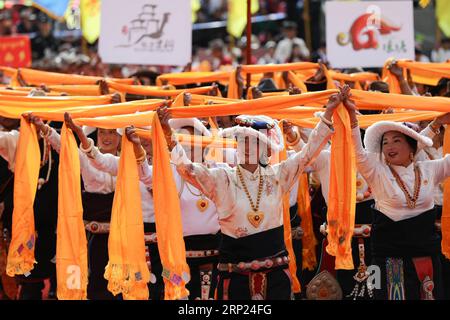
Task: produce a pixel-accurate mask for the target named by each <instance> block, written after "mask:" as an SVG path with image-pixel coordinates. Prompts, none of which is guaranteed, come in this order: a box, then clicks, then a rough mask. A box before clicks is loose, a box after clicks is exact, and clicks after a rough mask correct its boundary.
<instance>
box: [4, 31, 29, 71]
mask: <svg viewBox="0 0 450 320" xmlns="http://www.w3.org/2000/svg"><path fill="white" fill-rule="evenodd" d="M0 66H6V67H14V68H20V67H30V66H31V46H30V39H29V38H28V36H10V37H0Z"/></svg>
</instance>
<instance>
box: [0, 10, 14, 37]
mask: <svg viewBox="0 0 450 320" xmlns="http://www.w3.org/2000/svg"><path fill="white" fill-rule="evenodd" d="M11 18H12V17H11V12H10V11H9V10H3V11H0V36H10V35H11V34H12V33H13V23H12V19H11Z"/></svg>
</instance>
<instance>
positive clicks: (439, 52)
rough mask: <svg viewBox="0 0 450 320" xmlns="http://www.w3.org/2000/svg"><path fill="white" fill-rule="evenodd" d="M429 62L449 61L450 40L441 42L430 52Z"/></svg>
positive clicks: (446, 39)
mask: <svg viewBox="0 0 450 320" xmlns="http://www.w3.org/2000/svg"><path fill="white" fill-rule="evenodd" d="M431 60H433V62H446V61H447V60H450V38H445V39H442V40H441V45H440V46H439V48H437V49H435V50H433V51H432V52H431Z"/></svg>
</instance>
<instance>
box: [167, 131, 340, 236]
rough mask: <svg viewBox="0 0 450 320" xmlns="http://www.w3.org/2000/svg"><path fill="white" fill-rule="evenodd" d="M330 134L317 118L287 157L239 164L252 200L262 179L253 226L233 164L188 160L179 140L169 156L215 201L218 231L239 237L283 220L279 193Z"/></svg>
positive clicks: (185, 175) (288, 184)
mask: <svg viewBox="0 0 450 320" xmlns="http://www.w3.org/2000/svg"><path fill="white" fill-rule="evenodd" d="M331 134H332V130H331V129H330V128H329V127H328V126H327V125H325V124H323V123H322V122H320V123H319V124H318V125H317V126H316V128H315V129H314V130H313V132H312V134H311V136H310V139H309V142H308V144H307V145H306V147H305V148H303V150H302V151H301V152H299V153H296V154H295V155H294V156H292V157H290V158H288V159H287V160H285V161H282V162H280V163H279V164H276V165H273V166H271V165H269V166H267V167H265V168H264V167H261V166H259V167H258V169H257V170H256V171H255V172H254V173H251V172H249V171H247V170H245V169H243V168H242V167H241V172H242V176H243V178H244V181H245V183H246V185H247V188H248V191H249V193H250V196H251V197H252V199H253V201H254V203H255V204H256V196H257V194H258V187H259V176H260V175H262V179H263V181H264V185H263V192H262V195H261V199H260V204H259V208H258V209H259V211H260V212H262V213H264V217H263V219H262V220H261V223H260V224H259V226H257V227H255V226H253V225H252V224H251V223H250V222H249V220H248V218H247V214H248V213H252V212H253V210H252V208H251V205H250V202H249V199H248V198H247V195H246V193H245V192H244V189H243V186H242V185H241V182H240V180H239V177H238V176H237V173H236V168H231V167H228V166H227V167H222V168H213V169H210V168H207V167H206V166H204V165H202V164H197V163H192V162H191V161H190V160H189V159H188V158H187V156H186V154H185V152H184V150H183V148H182V147H181V146H180V145H179V144H178V145H177V146H176V147H175V148H174V149H173V150H172V154H171V156H172V161H173V162H174V163H175V164H176V165H177V169H178V172H179V173H180V175H181V176H182V177H183V178H184V179H185V180H186V181H188V182H190V183H191V184H193V185H195V186H196V187H197V188H198V189H200V190H202V191H203V192H204V193H205V195H206V196H207V197H208V198H210V199H211V200H212V201H214V203H215V204H216V207H217V211H218V215H219V223H220V227H221V231H222V233H224V234H226V235H228V236H230V237H233V238H240V237H244V236H248V235H251V234H255V233H259V232H263V231H266V230H270V229H273V228H277V227H279V226H281V225H282V224H283V203H282V196H283V195H284V194H285V193H286V192H289V191H290V189H291V188H292V186H293V185H294V183H295V182H297V181H298V177H299V174H301V173H302V172H303V169H304V168H305V166H306V165H307V164H308V163H310V162H311V161H312V160H313V158H314V157H315V156H316V155H317V154H318V153H319V151H320V150H321V149H322V148H323V146H324V145H325V144H326V143H327V141H328V140H329V138H330V136H331Z"/></svg>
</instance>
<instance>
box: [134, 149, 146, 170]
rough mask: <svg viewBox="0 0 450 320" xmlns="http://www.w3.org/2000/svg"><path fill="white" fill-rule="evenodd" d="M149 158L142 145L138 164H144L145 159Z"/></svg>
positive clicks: (137, 159) (137, 158) (137, 157)
mask: <svg viewBox="0 0 450 320" xmlns="http://www.w3.org/2000/svg"><path fill="white" fill-rule="evenodd" d="M146 158H147V153H146V152H145V150H144V148H142V146H141V154H140V155H139V156H136V162H137V164H138V165H140V164H142V163H143V162H144V161H145V159H146Z"/></svg>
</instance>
